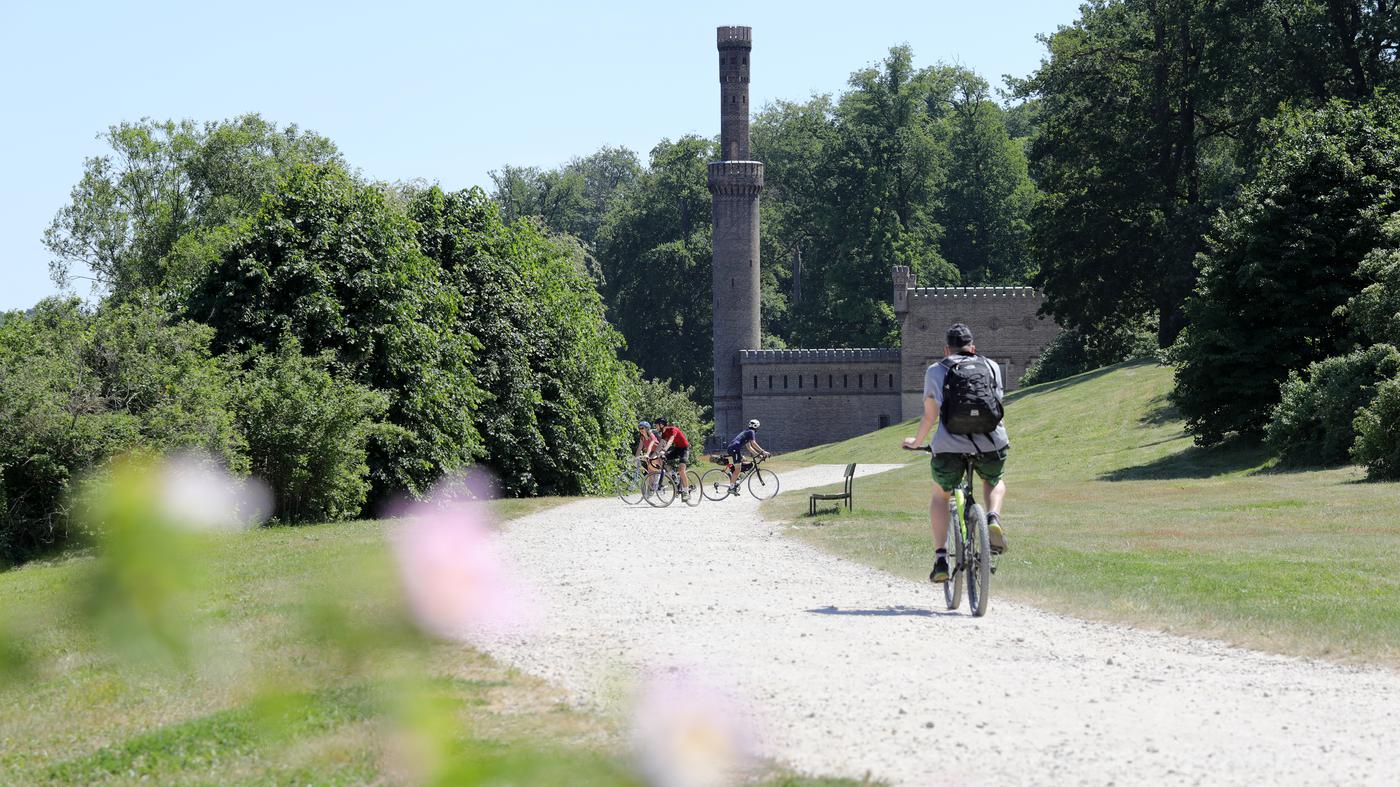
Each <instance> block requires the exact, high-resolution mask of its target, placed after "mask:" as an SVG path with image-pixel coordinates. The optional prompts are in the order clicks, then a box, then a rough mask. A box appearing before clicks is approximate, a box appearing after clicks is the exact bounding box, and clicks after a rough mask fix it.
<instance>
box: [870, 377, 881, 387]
mask: <svg viewBox="0 0 1400 787" xmlns="http://www.w3.org/2000/svg"><path fill="white" fill-rule="evenodd" d="M870 387H872V388H879V387H880V375H878V374H872V375H870Z"/></svg>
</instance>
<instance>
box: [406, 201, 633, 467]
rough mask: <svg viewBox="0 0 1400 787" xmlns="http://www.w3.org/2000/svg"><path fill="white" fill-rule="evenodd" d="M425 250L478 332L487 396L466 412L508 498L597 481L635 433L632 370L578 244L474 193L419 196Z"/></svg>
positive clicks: (461, 322)
mask: <svg viewBox="0 0 1400 787" xmlns="http://www.w3.org/2000/svg"><path fill="white" fill-rule="evenodd" d="M410 210H411V214H412V216H413V218H414V220H415V221H416V222H417V225H418V228H419V229H418V238H419V243H420V245H421V248H422V249H423V251H424V252H425V253H426V254H427V255H428V256H429V257H430V258H432V259H433V260H435V261H436V262H437V263H438V265H439V266H441V269H442V270H443V272H444V276H445V280H446V281H447V282H448V283H449V284H451V285H452V286H453V287H454V288H455V289H456V290H457V291H458V292H459V293H460V294H461V296H462V309H461V310H460V311H459V313H458V318H457V330H458V331H459V332H460V333H462V334H464V335H470V336H476V337H480V340H481V349H480V351H479V352H478V353H477V356H476V359H475V361H474V363H473V370H474V373H475V375H476V379H477V381H478V383H479V384H480V385H481V387H482V388H483V389H484V391H485V393H486V394H487V395H486V397H485V398H484V400H483V401H482V403H481V404H480V406H479V407H478V408H476V409H475V410H474V413H473V417H474V421H475V423H476V425H477V428H478V429H479V430H480V432H481V434H482V436H483V438H484V441H483V442H484V451H485V454H484V456H483V458H482V461H483V462H484V463H486V464H487V465H488V466H490V467H491V468H492V469H493V470H494V471H495V472H496V473H497V474H498V475H499V476H500V480H501V483H502V487H503V488H504V490H505V491H506V492H507V493H508V494H513V495H534V494H578V493H580V492H584V491H591V490H593V489H596V488H599V486H600V485H601V484H602V482H603V480H604V479H606V478H608V477H609V476H610V474H611V472H612V471H613V470H614V469H615V467H614V465H613V464H612V462H613V460H614V458H615V456H616V454H617V451H618V449H619V448H620V447H621V446H622V444H623V442H624V441H625V440H626V438H627V434H628V433H629V431H630V426H631V424H630V421H631V410H630V407H629V402H630V396H631V393H630V390H631V386H632V385H633V384H634V382H633V381H634V378H635V374H636V373H635V370H634V369H632V368H631V367H629V366H628V365H626V364H623V363H622V362H620V361H618V359H617V350H618V347H619V345H620V343H621V337H620V336H618V334H617V333H616V331H614V330H613V329H612V328H611V327H610V326H609V325H608V324H607V322H606V321H605V320H604V319H603V306H602V301H601V298H600V297H599V295H598V293H597V291H596V290H595V289H594V286H593V281H592V279H591V278H590V277H589V276H588V274H587V272H586V271H585V269H584V265H583V257H584V251H583V248H582V247H581V246H579V245H578V243H577V242H576V241H573V240H572V239H571V238H568V237H567V236H564V237H555V238H551V237H549V236H547V235H545V234H544V233H542V232H541V231H540V230H539V228H538V227H537V225H536V224H535V223H534V222H533V221H531V220H526V219H520V220H517V221H515V222H513V223H511V224H507V223H505V222H504V221H503V218H502V215H501V211H500V210H499V209H498V207H497V204H496V203H493V202H492V201H491V200H488V199H486V196H485V194H484V193H482V192H481V191H480V190H470V191H461V192H456V193H452V194H444V193H443V192H442V191H441V190H439V189H436V188H433V189H429V190H427V191H425V192H423V193H421V194H419V195H417V196H416V197H415V199H414V200H413V203H412V205H411V208H410Z"/></svg>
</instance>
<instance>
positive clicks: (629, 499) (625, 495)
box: [613, 470, 642, 506]
mask: <svg viewBox="0 0 1400 787" xmlns="http://www.w3.org/2000/svg"><path fill="white" fill-rule="evenodd" d="M613 492H614V494H616V495H617V496H618V497H619V498H621V499H622V502H624V503H626V504H627V505H629V506H635V505H636V504H638V503H640V502H642V474H641V473H640V472H638V471H636V470H623V471H622V472H621V473H618V474H617V480H616V481H614V482H613Z"/></svg>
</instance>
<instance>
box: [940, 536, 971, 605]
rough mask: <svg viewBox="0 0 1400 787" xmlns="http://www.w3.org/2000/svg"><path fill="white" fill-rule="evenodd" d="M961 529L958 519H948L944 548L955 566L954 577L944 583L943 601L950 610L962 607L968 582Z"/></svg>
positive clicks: (953, 566)
mask: <svg viewBox="0 0 1400 787" xmlns="http://www.w3.org/2000/svg"><path fill="white" fill-rule="evenodd" d="M959 529H960V528H959V527H958V521H957V519H955V518H953V517H951V516H950V517H948V538H947V541H946V543H945V545H944V546H945V547H946V548H947V549H948V561H949V562H950V563H952V564H953V565H952V568H953V575H952V576H950V577H948V581H947V582H944V583H943V600H944V601H945V602H947V603H948V609H957V608H958V607H960V606H962V597H963V585H964V584H965V583H966V582H967V561H966V560H965V559H964V551H965V550H964V547H963V540H962V538H961V537H959V535H958V530H959Z"/></svg>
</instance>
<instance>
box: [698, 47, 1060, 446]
mask: <svg viewBox="0 0 1400 787" xmlns="http://www.w3.org/2000/svg"><path fill="white" fill-rule="evenodd" d="M717 38H718V48H719V75H720V154H721V155H722V156H723V157H724V160H723V161H716V162H713V163H711V164H710V165H709V174H708V177H709V188H710V194H711V209H712V218H713V222H714V241H713V246H714V252H713V253H714V256H713V260H712V262H713V272H712V273H713V285H714V290H713V297H714V318H713V319H714V362H715V372H714V383H715V400H714V416H715V435H714V439H715V441H717V442H722V441H727V440H728V439H729V438H730V437H732V436H734V435H735V434H737V433H738V432H739V431H740V430H742V429H743V428H744V424H745V423H746V422H747V421H748V420H749V419H751V418H757V419H759V420H760V421H762V422H763V427H762V430H761V431H760V433H759V442H760V443H762V444H763V446H764V447H765V448H768V449H769V450H773V451H791V450H795V449H798V448H806V447H808V446H813V445H818V444H821V443H828V442H831V441H833V440H844V439H846V438H848V437H855V436H857V435H861V434H865V433H866V432H870V431H873V430H875V429H880V428H883V427H886V426H890V425H891V424H894V423H897V422H899V421H902V420H907V419H910V418H917V417H919V416H920V415H921V414H922V413H923V384H924V372H925V370H926V369H927V368H928V366H929V365H930V364H933V363H936V362H937V361H938V360H939V359H940V358H942V357H943V346H944V343H945V339H944V335H945V333H946V332H947V329H948V326H950V325H952V324H953V323H955V322H961V323H966V324H967V325H968V326H969V327H970V328H971V329H972V334H973V336H974V337H975V339H976V344H977V350H978V352H979V354H981V355H985V356H987V357H989V358H991V359H993V360H995V361H996V362H997V363H999V364H1000V365H1001V368H1002V371H1003V372H1004V373H1005V375H1006V386H1007V390H1008V391H1009V390H1014V389H1015V387H1016V379H1017V378H1018V377H1020V375H1022V374H1023V373H1024V372H1025V371H1026V368H1027V367H1028V366H1029V365H1030V364H1031V363H1032V362H1033V361H1034V360H1035V359H1036V357H1037V356H1039V355H1040V352H1041V350H1042V349H1044V347H1045V345H1047V344H1049V342H1050V340H1051V339H1053V338H1055V336H1056V334H1058V333H1059V328H1058V327H1057V326H1056V325H1055V323H1054V322H1053V321H1051V320H1048V319H1046V318H1044V317H1041V316H1039V315H1038V311H1039V310H1040V306H1041V304H1042V303H1043V302H1044V300H1045V299H1044V297H1043V296H1042V295H1041V294H1040V293H1039V292H1037V291H1036V290H1034V289H1033V288H1030V287H919V286H918V282H917V281H916V280H915V276H914V275H913V274H912V273H911V272H910V270H909V269H908V268H906V267H902V266H895V267H894V268H893V269H892V278H893V285H894V288H893V289H894V292H893V304H894V311H895V315H896V316H897V317H898V318H899V321H900V339H901V341H900V347H898V348H886V347H881V348H854V349H818V350H760V349H757V348H758V347H759V346H760V325H761V323H760V315H759V282H760V276H759V262H760V261H759V254H758V248H759V246H758V238H759V236H758V233H759V219H758V201H759V195H760V193H761V192H762V191H763V164H762V163H760V162H757V161H751V160H749V155H750V154H749V108H748V103H749V102H748V97H749V96H748V94H749V65H750V59H751V56H752V50H753V35H752V31H751V29H750V28H747V27H721V28H719V30H718V36H717Z"/></svg>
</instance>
